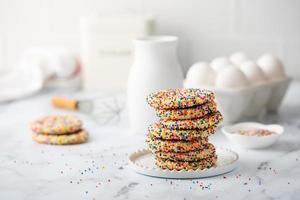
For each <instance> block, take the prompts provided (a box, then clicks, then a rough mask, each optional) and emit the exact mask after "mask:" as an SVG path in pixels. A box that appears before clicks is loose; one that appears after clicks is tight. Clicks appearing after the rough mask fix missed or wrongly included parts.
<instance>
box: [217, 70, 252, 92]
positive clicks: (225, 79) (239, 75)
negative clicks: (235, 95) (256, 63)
mask: <svg viewBox="0 0 300 200" xmlns="http://www.w3.org/2000/svg"><path fill="white" fill-rule="evenodd" d="M248 85H249V82H248V80H247V77H246V76H245V74H244V73H243V72H242V71H241V70H239V69H238V68H237V67H235V66H233V65H231V66H227V67H226V68H224V69H223V70H221V71H219V72H218V73H217V77H216V87H218V88H239V87H245V86H248Z"/></svg>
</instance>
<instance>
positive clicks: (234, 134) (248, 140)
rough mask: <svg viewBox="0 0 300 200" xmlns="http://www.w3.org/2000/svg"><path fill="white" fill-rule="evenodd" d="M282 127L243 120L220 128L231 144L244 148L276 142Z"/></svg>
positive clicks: (262, 146)
mask: <svg viewBox="0 0 300 200" xmlns="http://www.w3.org/2000/svg"><path fill="white" fill-rule="evenodd" d="M283 131H284V128H283V127H282V126H280V125H278V124H270V125H265V124H260V123H256V122H244V123H238V124H234V125H230V126H225V127H223V128H222V132H223V133H224V134H225V136H226V137H227V138H228V139H229V141H230V142H232V143H233V144H235V145H237V146H239V147H242V148H246V149H262V148H266V147H269V146H271V145H273V144H274V143H276V142H277V140H278V139H279V137H280V136H281V135H282V134H283Z"/></svg>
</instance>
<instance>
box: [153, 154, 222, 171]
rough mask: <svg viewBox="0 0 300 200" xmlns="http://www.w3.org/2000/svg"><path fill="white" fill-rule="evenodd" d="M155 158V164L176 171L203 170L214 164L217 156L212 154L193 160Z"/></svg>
mask: <svg viewBox="0 0 300 200" xmlns="http://www.w3.org/2000/svg"><path fill="white" fill-rule="evenodd" d="M155 160H156V162H155V164H156V165H157V166H158V167H160V168H162V169H169V170H177V171H179V170H203V169H207V168H210V167H213V166H215V165H216V162H217V157H216V156H213V157H210V158H205V159H202V160H200V161H195V162H186V161H171V160H161V159H159V158H156V159H155Z"/></svg>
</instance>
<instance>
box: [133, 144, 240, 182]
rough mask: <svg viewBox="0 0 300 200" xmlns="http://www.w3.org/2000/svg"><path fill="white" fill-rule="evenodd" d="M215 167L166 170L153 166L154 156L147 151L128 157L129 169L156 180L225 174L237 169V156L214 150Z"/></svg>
mask: <svg viewBox="0 0 300 200" xmlns="http://www.w3.org/2000/svg"><path fill="white" fill-rule="evenodd" d="M216 152H217V155H218V161H217V166H216V167H212V168H209V169H204V170H168V169H161V168H158V167H157V166H155V161H154V155H153V154H152V152H151V151H150V150H149V149H139V150H137V151H135V152H133V153H131V154H130V155H129V157H128V158H129V165H130V167H131V168H132V169H133V170H134V171H136V172H137V173H139V174H143V175H146V176H151V177H158V178H171V179H172V178H173V179H191V178H204V177H212V176H217V175H221V174H225V173H228V172H231V171H233V170H234V169H235V168H236V167H237V161H238V159H239V155H238V154H237V153H236V152H234V151H232V150H230V149H226V148H216Z"/></svg>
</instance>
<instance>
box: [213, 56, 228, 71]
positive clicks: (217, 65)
mask: <svg viewBox="0 0 300 200" xmlns="http://www.w3.org/2000/svg"><path fill="white" fill-rule="evenodd" d="M230 64H231V63H230V61H229V59H228V58H227V57H225V56H222V57H217V58H215V59H213V60H212V61H211V62H210V66H211V67H212V68H213V70H215V71H216V72H218V71H220V70H222V69H223V68H225V67H226V66H228V65H230Z"/></svg>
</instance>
